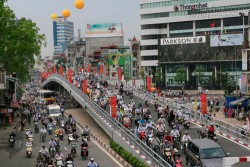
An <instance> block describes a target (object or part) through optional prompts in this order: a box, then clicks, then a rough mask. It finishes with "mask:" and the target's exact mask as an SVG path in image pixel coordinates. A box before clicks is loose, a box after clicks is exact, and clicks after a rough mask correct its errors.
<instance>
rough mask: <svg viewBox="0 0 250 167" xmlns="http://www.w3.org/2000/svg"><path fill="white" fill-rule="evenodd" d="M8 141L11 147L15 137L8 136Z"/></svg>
mask: <svg viewBox="0 0 250 167" xmlns="http://www.w3.org/2000/svg"><path fill="white" fill-rule="evenodd" d="M9 143H10V146H11V147H14V144H15V137H14V136H10V138H9Z"/></svg>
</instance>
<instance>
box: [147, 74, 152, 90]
mask: <svg viewBox="0 0 250 167" xmlns="http://www.w3.org/2000/svg"><path fill="white" fill-rule="evenodd" d="M151 87H152V78H151V77H147V91H148V92H151Z"/></svg>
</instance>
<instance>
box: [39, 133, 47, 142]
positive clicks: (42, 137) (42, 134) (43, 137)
mask: <svg viewBox="0 0 250 167" xmlns="http://www.w3.org/2000/svg"><path fill="white" fill-rule="evenodd" d="M40 139H41V141H42V142H45V140H46V134H45V133H41V135H40Z"/></svg>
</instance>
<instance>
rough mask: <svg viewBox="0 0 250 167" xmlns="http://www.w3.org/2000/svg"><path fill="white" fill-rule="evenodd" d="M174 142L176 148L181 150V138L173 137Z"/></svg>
mask: <svg viewBox="0 0 250 167" xmlns="http://www.w3.org/2000/svg"><path fill="white" fill-rule="evenodd" d="M173 140H174V148H177V149H178V148H179V137H173Z"/></svg>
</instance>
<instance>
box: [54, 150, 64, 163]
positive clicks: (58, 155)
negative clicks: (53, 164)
mask: <svg viewBox="0 0 250 167" xmlns="http://www.w3.org/2000/svg"><path fill="white" fill-rule="evenodd" d="M55 159H56V160H58V159H62V162H63V159H64V156H63V153H61V151H60V150H58V152H57V154H56V155H55Z"/></svg>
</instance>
